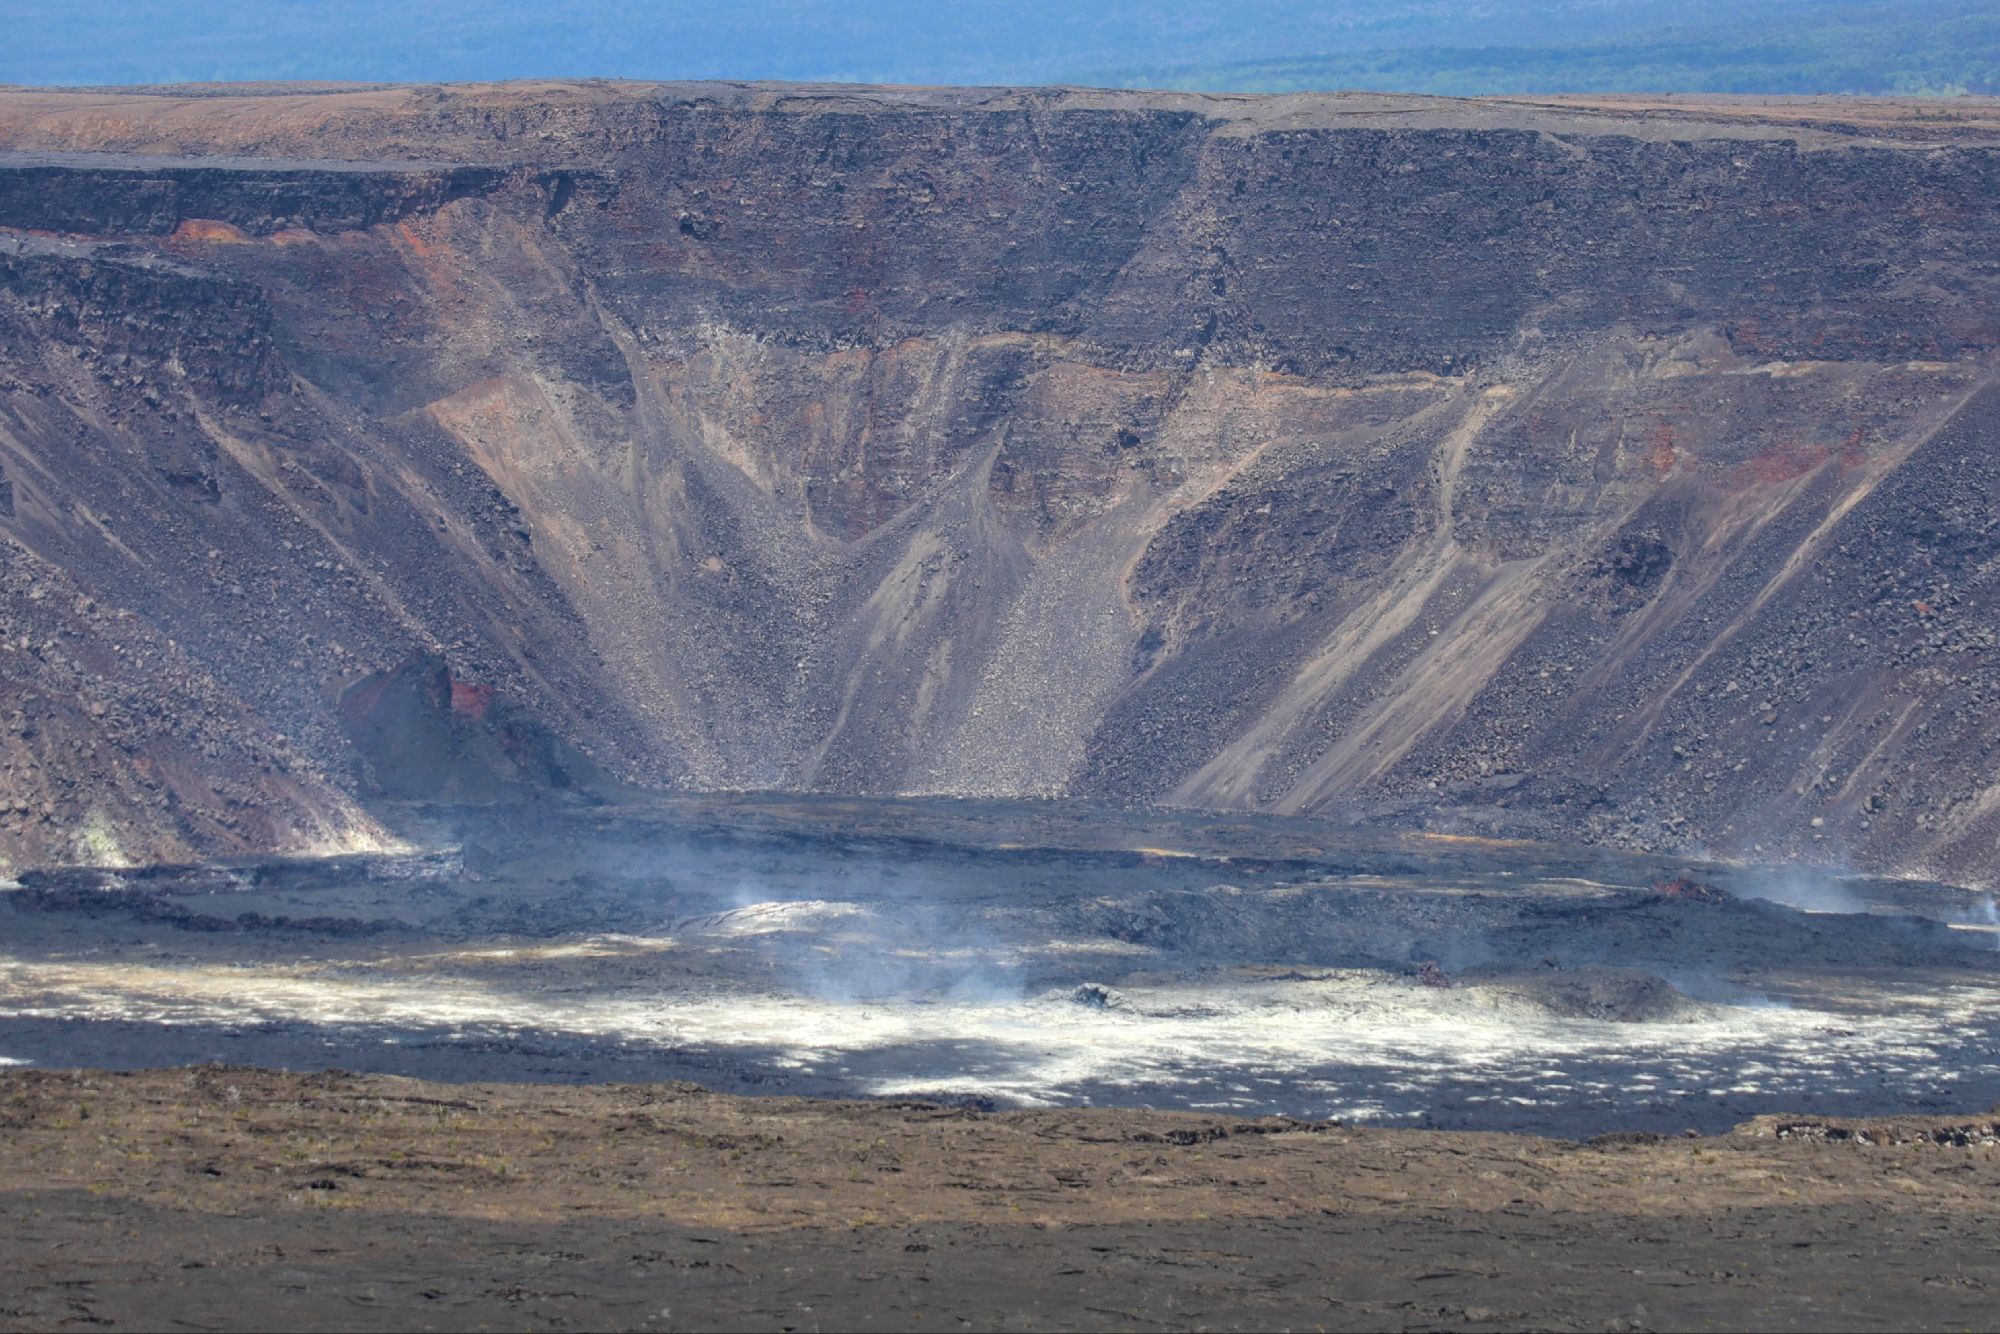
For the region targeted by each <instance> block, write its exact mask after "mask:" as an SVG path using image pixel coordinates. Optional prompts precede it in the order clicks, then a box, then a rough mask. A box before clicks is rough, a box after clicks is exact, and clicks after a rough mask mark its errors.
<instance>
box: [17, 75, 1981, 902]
mask: <svg viewBox="0 0 2000 1334" xmlns="http://www.w3.org/2000/svg"><path fill="white" fill-rule="evenodd" d="M1990 113H1991V108H1987V107H1984V106H1976V107H1972V108H1970V109H1967V108H1959V109H1957V110H1956V111H1954V113H1953V114H1954V115H1955V116H1957V117H1958V118H1957V119H1955V120H1945V119H1942V118H1939V117H1938V116H1936V114H1935V113H1931V112H1920V111H1918V110H1915V109H1901V110H1899V109H1897V108H1894V107H1892V106H1890V107H1885V106H1883V105H1880V104H1877V105H1873V106H1867V107H1860V106H1851V105H1846V104H1840V103H1824V104H1814V105H1811V106H1805V107H1782V106H1762V107H1758V106H1746V105H1743V104H1731V105H1726V106H1717V107H1709V108H1702V107H1692V108H1690V107H1685V106H1680V107H1674V108H1670V109H1658V108H1641V107H1636V106H1634V107H1604V106H1588V107H1586V106H1558V105H1547V106H1528V105H1523V104H1518V103H1479V102H1472V103H1453V102H1442V101H1434V100H1427V99H1411V98H1382V97H1366V98H1363V97H1321V98H1312V97H1288V98H1275V99H1241V98H1236V99H1210V98H1192V97H1179V96H1172V95H1158V96H1151V95H1132V94H1120V95H1111V94H1102V95H1096V94H1082V93H1001V92H983V93H981V92H937V93H904V92H896V91H882V92H866V93H864V92H857V91H855V90H851V89H848V90H837V89H771V88H756V87H736V86H689V87H650V86H649V87H638V86H623V85H581V86H546V87H516V86H509V87H502V88H492V89H392V90H375V91H356V92H332V93H319V94H310V95H307V94H288V93H278V92H272V93H266V94H263V95H257V96H251V95H243V94H236V93H228V92H226V91H225V92H224V93H223V94H221V95H215V96H203V97H170V96H149V95H138V94H130V95H106V94H85V93H36V92H20V93H11V94H7V95H4V96H0V148H4V149H5V150H6V151H5V152H0V536H4V537H5V539H6V540H7V542H8V543H9V549H10V550H12V551H14V552H16V553H18V556H17V557H15V558H14V559H15V561H16V566H15V568H16V569H28V568H31V567H30V564H29V563H30V562H33V563H34V564H33V565H32V568H34V569H37V570H46V571H48V572H49V574H48V578H46V579H40V578H39V577H37V578H29V579H26V580H23V579H20V578H10V579H9V580H8V581H7V582H6V583H5V585H4V590H5V594H6V601H4V602H0V617H4V618H5V620H4V622H0V706H4V707H6V708H7V709H8V710H9V712H10V715H11V720H10V722H9V727H10V729H11V730H10V731H9V732H8V733H7V734H6V737H5V745H6V747H7V749H6V751H5V752H4V753H0V765H8V766H11V767H9V768H6V769H4V770H0V779H4V789H0V790H4V794H5V796H6V797H7V798H8V801H7V802H5V803H0V857H6V858H8V859H10V860H13V861H16V862H20V861H26V860H36V859H63V858H65V857H70V856H84V855H88V854H89V852H90V847H92V846H96V845H94V844H89V842H88V840H89V838H91V837H95V835H89V834H87V833H86V831H87V830H91V829H97V830H100V831H101V830H102V829H104V828H113V829H115V830H116V832H117V834H118V838H119V841H120V847H121V848H124V849H129V850H130V851H131V853H132V855H157V854H161V853H167V852H175V853H179V852H183V851H187V850H193V851H212V850H217V849H222V848H226V847H229V846H233V845H243V846H273V845H278V846H282V845H285V844H287V843H288V842H297V841H307V842H313V843H315V844H320V845H324V844H325V843H326V842H327V841H328V840H329V839H337V838H338V837H351V838H356V839H364V838H367V837H372V836H373V835H372V834H370V833H369V831H368V827H367V816H366V814H365V811H366V807H367V805H368V803H369V802H370V801H371V800H373V799H374V798H375V797H376V796H378V795H380V794H383V793H395V794H398V795H409V794H410V793H411V791H412V790H413V785H414V786H415V787H416V788H421V787H423V785H424V783H425V782H429V781H430V780H429V779H426V778H423V775H425V774H429V773H431V772H432V769H433V767H434V766H429V765H427V764H425V763H422V762H418V761H416V760H413V759H411V758H410V756H409V755H408V754H407V751H408V747H409V745H410V744H411V738H413V737H422V736H425V735H432V734H433V733H435V735H438V736H451V737H455V738H458V740H457V741H454V742H453V746H454V747H455V748H456V749H455V750H454V754H458V753H462V754H465V755H479V754H486V753H489V752H490V753H495V754H497V753H499V752H497V751H492V747H493V746H496V745H497V746H500V747H502V749H503V750H504V749H505V748H506V746H507V745H508V744H509V743H507V742H506V739H505V737H503V736H500V734H498V733H495V734H494V735H493V736H489V737H486V738H485V739H484V740H477V739H470V740H469V739H468V738H469V737H471V733H469V732H468V731H467V729H468V728H474V729H475V730H476V727H477V725H479V724H480V722H481V720H482V719H483V717H484V709H483V706H482V707H481V708H478V709H473V710H471V713H472V714H475V715H477V716H473V717H466V716H458V717H455V718H454V719H453V720H451V721H450V722H449V726H446V725H445V723H443V722H439V723H437V725H436V727H431V726H430V724H423V723H421V722H413V723H412V724H410V725H409V726H408V727H403V726H401V725H399V726H398V727H397V728H395V729H390V730H391V731H393V732H395V734H396V738H395V739H396V744H395V745H393V746H389V747H388V748H387V749H384V748H383V746H382V745H380V744H377V743H378V742H379V741H380V740H381V735H382V734H383V733H382V729H380V728H378V729H376V730H375V731H374V732H370V731H369V730H368V729H367V728H359V729H357V726H356V725H355V722H354V715H353V709H352V707H351V704H352V701H353V700H354V699H355V698H357V696H356V695H355V694H354V688H355V684H356V683H357V682H361V681H363V679H364V678H368V677H369V676H370V674H371V673H378V672H385V671H391V670H392V669H395V668H398V667H399V666H402V665H405V664H410V663H413V662H423V663H426V664H433V663H434V664H436V665H435V666H425V667H423V668H422V673H423V674H424V675H423V679H424V680H429V679H431V676H432V675H437V674H440V673H441V674H442V675H441V676H440V677H439V679H444V680H446V681H447V682H448V683H454V682H455V683H460V684H462V686H463V688H464V689H465V690H468V691H473V692H489V691H490V692H491V697H492V698H497V699H500V700H503V701H505V707H504V709H503V710H502V712H503V713H504V714H505V715H506V717H508V718H509V719H510V720H511V721H510V722H509V724H508V726H509V727H511V728H517V729H518V728H530V730H531V731H533V733H534V735H535V736H537V737H538V738H540V739H539V740H538V741H537V742H536V745H537V747H541V749H538V750H537V751H536V753H537V754H538V755H541V754H549V755H553V754H555V753H556V752H555V750H553V749H548V748H550V747H554V748H559V749H562V751H563V753H564V754H566V755H569V756H570V757H571V758H570V759H568V760H565V761H564V762H563V763H561V764H559V765H556V766H555V767H556V768H557V769H560V770H561V771H562V772H564V773H566V774H567V773H584V772H590V773H592V774H593V775H596V776H597V777H594V778H593V781H598V779H599V778H601V779H602V781H611V780H612V779H617V780H623V781H628V782H635V783H644V784H693V785H718V786H785V787H818V788H830V789H838V790H848V791H859V792H919V791H921V792H936V791H944V792H960V793H968V794H970V793H1007V794H1024V793H1025V794H1047V795H1064V794H1069V795H1089V796H1108V797H1117V798H1139V799H1151V800H1162V801H1170V802H1178V803H1187V804H1194V805H1201V806H1214V807H1256V808H1268V809H1276V810H1283V811H1312V812H1327V813H1354V814H1358V815H1372V816H1378V817H1381V818H1389V819H1396V820H1401V821H1408V822H1412V823H1421V824H1429V825H1432V826H1435V827H1440V828H1450V829H1468V830H1498V831H1512V832H1524V833H1534V834H1554V835H1563V836H1577V837H1585V838H1591V839H1597V840H1604V841H1612V842H1626V843H1647V844H1654V845H1660V846H1697V845H1698V846H1701V847H1704V848H1706V849H1708V850H1710V851H1731V850H1743V851H1752V850H1754V851H1757V852H1761V853H1763V854H1766V855H1779V854H1787V855H1808V856H1814V857H1817V858H1821V859H1825V860H1852V861H1854V862H1857V863H1861V864H1866V865H1870V866H1876V867H1894V868H1903V869H1912V870H1914V869H1923V870H1927V871H1931V872H1934V873H1941V874H1951V875H1957V876H1961V877H1984V876H1987V875H1990V874H1993V873H1995V872H1996V871H2000V748H1996V746H1997V745H2000V707H1996V706H2000V675H1996V663H1995V656H1994V655H1995V644H1994V642H1993V641H1994V633H1995V632H1994V630H1993V628H1992V627H1993V626H1994V625H1995V624H1996V621H1995V617H1994V612H1995V609H1996V601H2000V594H1996V589H1995V580H1996V577H2000V508H1996V497H1995V496H1994V495H1993V494H1992V488H1993V487H1994V486H1996V485H2000V482H1996V478H1995V471H1994V470H1995V467H1996V444H2000V390H1996V389H1995V388H1993V379H1994V374H1993V372H1994V364H1995V357H1996V354H2000V321H1996V316H1995V314H1994V312H1995V311H1996V310H2000V274H1996V272H1995V270H1994V269H1993V267H1992V261H1991V257H1992V254H1993V247H1994V242H1995V241H1996V239H2000V238H1997V237H1996V226H1995V221H1994V220H1995V218H1996V217H2000V207H1996V205H2000V128H1996V125H1995V118H1994V117H1993V116H1992V115H1991V114H1990ZM1927 115H1928V116H1930V117H1931V119H1924V117H1925V116H1927ZM37 583H39V584H41V585H45V586H46V587H47V588H51V589H53V588H56V587H58V584H59V585H60V590H61V596H62V597H63V598H65V599H70V600H74V599H77V598H81V599H84V600H87V601H89V602H90V603H91V605H92V606H93V607H95V608H98V609H99V610H100V612H101V617H102V616H115V617H116V618H117V625H118V626H119V627H122V628H121V629H119V630H118V631H116V632H115V633H114V631H113V630H111V629H109V628H107V625H108V622H104V621H103V620H102V618H101V617H100V619H99V620H91V619H89V618H88V617H85V618H82V619H74V618H72V619H71V620H69V621H66V622H65V623H64V624H63V625H62V626H61V627H56V628H50V627H46V626H44V625H43V624H42V623H41V622H40V621H37V620H36V617H38V616H41V615H42V612H41V611H40V610H39V609H40V608H43V607H44V606H45V603H46V598H47V596H48V594H46V593H45V594H44V597H43V599H42V600H41V601H31V600H29V599H30V590H29V588H28V585H29V584H37ZM128 634H129V635H134V636H137V635H145V636H150V637H151V639H150V640H149V642H153V643H157V644H158V645H159V648H158V650H157V652H156V653H155V654H154V655H153V656H152V657H151V658H149V659H148V661H156V662H166V661H168V660H169V659H171V661H172V662H174V663H175V664H177V666H176V667H175V669H174V672H173V673H172V674H170V676H169V677H167V678H164V679H161V680H159V681H158V682H157V683H154V682H153V681H152V679H151V678H145V677H142V676H141V675H140V674H139V673H138V672H137V671H136V670H127V669H125V668H124V667H123V666H119V665H117V664H122V663H124V662H127V661H130V658H129V657H114V658H110V659H104V663H105V664H106V665H104V666H102V667H91V668H90V669H89V670H86V671H84V672H83V674H84V675H85V676H90V677H92V678H93V679H97V678H102V679H104V680H107V681H109V682H111V683H112V684H113V685H114V686H115V687H116V689H118V690H120V691H123V692H126V693H128V694H130V693H132V692H138V693H140V694H146V695H147V696H148V698H150V699H151V700H152V701H153V704H152V707H153V708H154V709H155V710H156V713H155V715H154V716H155V717H156V719H157V720H158V726H157V735H155V736H153V738H152V739H151V740H149V741H148V742H147V744H148V745H150V746H152V747H154V748H155V750H156V751H157V752H158V753H159V754H162V755H166V754H169V753H171V754H172V755H173V756H174V757H175V760H174V763H175V764H176V765H179V766H180V767H181V770H184V771H185V772H186V773H187V774H192V775H200V776H202V781H204V782H212V785H213V786H214V787H215V789H216V790H221V789H229V790H230V791H232V792H237V791H238V789H237V788H232V787H231V786H230V785H231V784H241V783H242V782H245V781H247V780H246V779H245V777H244V775H246V774H253V773H254V774H255V775H258V780H257V782H256V783H254V784H252V785H251V786H250V787H247V788H241V790H240V793H239V796H238V799H239V800H240V801H241V802H242V803H243V809H245V810H246V811H255V812H256V816H255V819H254V820H253V819H250V818H249V817H247V816H246V817H245V818H243V819H241V820H238V821H237V822H236V824H234V825H229V824H226V823H222V824H218V823H217V822H215V821H212V820H205V819H204V818H203V816H202V815H201V813H200V812H201V810H202V809H204V808H202V807H201V806H200V803H199V802H198V801H193V800H192V799H186V798H184V797H183V796H182V795H180V793H181V789H174V790H171V791H170V790H168V788H167V786H165V785H163V784H162V783H161V782H158V781H155V780H154V779H152V778H150V777H148V771H146V770H144V769H141V768H134V767H133V766H132V765H130V764H129V763H128V762H127V761H126V760H125V759H123V758H121V757H122V756H123V755H124V754H126V753H127V752H124V751H116V752H115V753H114V751H113V750H108V749H107V745H108V744H109V742H108V741H107V737H108V736H109V734H110V732H111V730H112V729H111V725H110V724H109V723H103V722H101V720H95V719H93V718H92V716H91V715H89V714H88V713H87V712H86V713H83V714H81V715H78V716H77V717H75V718H73V719H70V720H69V721H67V722H65V724H64V725H63V726H61V727H50V726H45V725H39V724H37V723H35V722H33V721H32V717H36V716H41V715H39V714H37V713H36V710H38V709H43V710H45V709H51V708H54V707H55V705H53V704H51V703H49V702H48V701H50V700H52V699H53V698H55V697H56V696H57V695H59V694H60V689H59V688H58V687H56V686H53V685H51V684H50V683H49V681H48V680H47V679H46V678H47V672H48V658H47V655H48V653H49V652H50V649H49V648H48V644H49V643H50V642H53V643H54V644H55V645H56V648H57V651H59V652H60V654H61V656H62V657H63V658H64V659H65V660H68V661H72V662H74V663H77V664H88V663H94V662H96V659H94V658H93V657H92V655H93V654H98V655H100V656H101V654H102V653H103V652H114V653H115V651H116V647H117V644H118V643H120V642H122V641H120V639H119V635H128ZM375 679H377V680H382V679H387V678H379V677H378V678H375ZM457 689H458V687H457V686H453V687H452V688H451V689H450V690H446V691H444V692H443V693H439V691H437V690H432V691H429V692H428V693H425V692H422V691H419V692H416V693H414V694H412V695H411V698H412V699H413V700H416V699H420V698H429V696H430V695H437V696H438V700H439V701H441V702H439V703H438V705H437V707H438V709H439V710H441V711H445V712H449V711H450V710H451V709H452V708H453V707H454V706H453V704H452V703H451V701H452V700H456V699H458V696H457V695H456V694H455V693H454V691H456V690H457ZM343 692H346V698H347V699H348V700H349V702H350V707H349V708H348V709H347V710H346V711H345V712H344V711H343V708H342V703H341V701H342V698H343ZM196 696H199V697H200V698H201V699H202V700H203V701H206V702H205V703H204V705H203V706H202V707H203V708H204V709H206V710H207V712H202V711H200V710H195V709H194V708H193V706H192V705H191V704H189V703H188V701H190V700H193V699H194V698H196ZM488 697H489V696H488V695H487V694H485V693H474V694H471V695H467V696H465V697H464V698H465V700H475V701H484V700H485V699H487V698H488ZM37 701H40V702H37ZM461 702H463V701H461ZM412 707H415V706H414V705H413V706H412ZM217 710H224V711H226V712H227V714H228V721H227V725H226V726H224V724H222V723H219V722H218V723H217V724H216V725H215V727H214V728H210V729H203V728H201V727H199V726H197V725H196V724H195V723H192V722H188V721H187V720H188V719H191V718H206V717H210V716H217V717H220V716H221V715H220V713H218V712H217ZM459 712H460V713H461V714H464V713H465V712H466V710H464V709H461V710H459ZM529 719H533V720H535V721H534V722H533V723H532V727H530V724H529V722H528V721H527V720H529ZM24 728H25V729H26V730H25V731H24V730H23V729H24ZM427 728H430V730H426V729H427ZM190 729H192V730H190ZM541 729H546V733H544V732H543V731H542V730H541ZM526 734H527V733H526V732H523V733H521V735H526ZM509 735H512V733H510V734H509ZM371 738H372V739H371ZM558 739H560V740H558ZM571 745H573V746H574V747H576V748H577V750H578V751H580V752H581V754H580V755H579V754H576V753H575V752H571V751H569V750H567V747H568V746H571ZM398 747H400V749H399V748H398ZM482 748H483V749H482ZM510 753H511V752H510ZM584 756H588V759H587V760H586V759H584V758H583V757H584ZM398 757H400V758H398ZM516 758H518V757H516ZM507 763H508V764H509V765H515V760H514V759H510V760H509V761H507ZM550 763H551V764H553V763H554V762H553V761H550ZM385 765H389V766H394V767H395V769H396V772H394V773H390V772H387V771H386V770H385V767H384V766H385ZM593 766H595V767H593ZM516 767H522V766H516ZM547 767H548V766H547V765H543V764H542V763H541V762H540V761H536V762H535V763H532V764H527V765H525V766H524V767H522V771H523V772H528V771H534V772H540V771H541V769H543V768H547ZM445 769H449V766H445ZM445 769H438V770H437V772H439V773H444V772H445ZM599 771H601V773H600V772H599ZM606 776H608V777H606ZM507 781H509V782H511V781H513V779H512V778H508V779H507ZM120 784H122V785H124V786H125V787H126V788H130V789H131V791H133V792H134V793H139V794H141V795H142V796H143V800H142V799H141V797H140V796H135V797H134V798H133V799H132V800H130V801H126V800H124V799H122V798H121V799H119V800H117V801H114V800H113V799H112V798H111V797H110V796H107V795H106V794H108V793H111V792H113V791H122V790H124V788H120V787H119V786H118V785H120ZM433 786H436V787H438V788H439V790H441V791H455V792H461V793H462V792H466V791H485V790H486V789H485V787H484V786H482V781H478V780H476V779H475V777H474V776H470V775H468V774H466V773H465V772H464V771H463V770H462V768H461V769H458V770H452V771H451V776H450V777H449V779H448V781H447V779H446V778H438V779H437V781H436V783H434V784H433ZM501 786H503V787H504V786H505V783H502V784H501ZM10 805H11V809H9V806H10ZM93 822H95V823H93ZM99 842H101V839H99Z"/></svg>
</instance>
